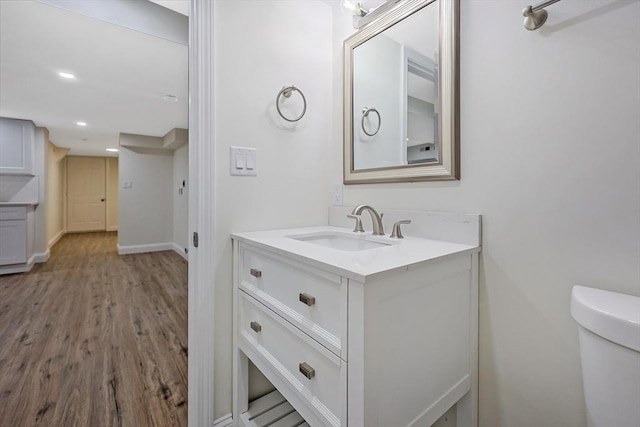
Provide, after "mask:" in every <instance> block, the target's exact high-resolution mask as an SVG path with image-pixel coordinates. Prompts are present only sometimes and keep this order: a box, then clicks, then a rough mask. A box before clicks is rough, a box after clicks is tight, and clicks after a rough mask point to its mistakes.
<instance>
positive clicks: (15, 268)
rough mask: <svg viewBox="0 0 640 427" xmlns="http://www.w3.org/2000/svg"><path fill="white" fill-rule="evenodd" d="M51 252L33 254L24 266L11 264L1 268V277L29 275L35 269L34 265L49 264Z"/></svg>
mask: <svg viewBox="0 0 640 427" xmlns="http://www.w3.org/2000/svg"><path fill="white" fill-rule="evenodd" d="M49 254H50V252H49V250H48V249H47V251H46V252H41V253H38V254H33V255H31V257H29V259H28V260H27V262H25V263H24V264H11V265H7V266H1V267H0V275H3V274H14V273H27V272H29V271H31V269H32V268H33V265H34V264H38V263H41V262H47V260H48V259H49Z"/></svg>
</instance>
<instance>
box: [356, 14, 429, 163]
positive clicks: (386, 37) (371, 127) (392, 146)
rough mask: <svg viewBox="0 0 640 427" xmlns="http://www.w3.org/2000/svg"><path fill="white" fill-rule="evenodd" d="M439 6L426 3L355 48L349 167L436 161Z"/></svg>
mask: <svg viewBox="0 0 640 427" xmlns="http://www.w3.org/2000/svg"><path fill="white" fill-rule="evenodd" d="M437 12H438V10H437V7H424V8H423V9H421V10H419V11H417V12H415V13H414V14H412V15H411V16H409V17H408V18H406V19H404V20H403V21H402V22H400V23H397V24H396V25H393V26H391V27H389V28H387V29H386V30H384V31H382V32H381V33H379V34H377V35H376V36H374V37H372V38H370V39H369V40H367V42H366V43H362V44H360V45H359V46H357V47H356V48H355V49H354V50H353V106H354V108H353V110H354V112H353V122H354V123H353V154H354V158H353V166H354V169H356V170H358V169H371V168H384V167H393V166H401V165H408V164H417V163H429V162H431V163H435V162H438V160H439V154H438V153H439V149H438V144H439V141H438V126H437V115H438V106H437V105H438V103H437V101H438V99H437V97H438V90H437V87H438V85H437V81H438V80H437V79H438V62H437V61H438V13H437Z"/></svg>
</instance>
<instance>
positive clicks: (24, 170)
mask: <svg viewBox="0 0 640 427" xmlns="http://www.w3.org/2000/svg"><path fill="white" fill-rule="evenodd" d="M34 138H35V126H34V124H33V123H32V122H30V121H27V120H15V119H7V118H4V117H1V118H0V174H14V175H31V174H32V173H33V140H34Z"/></svg>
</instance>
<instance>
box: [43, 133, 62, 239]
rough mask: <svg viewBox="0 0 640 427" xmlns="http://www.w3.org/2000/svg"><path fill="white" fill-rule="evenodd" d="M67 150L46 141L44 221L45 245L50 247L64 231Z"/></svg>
mask: <svg viewBox="0 0 640 427" xmlns="http://www.w3.org/2000/svg"><path fill="white" fill-rule="evenodd" d="M67 151H68V150H65V149H63V148H58V147H56V146H55V145H54V144H52V143H51V142H50V141H49V142H48V143H47V175H46V184H45V185H46V189H47V190H46V204H45V206H46V211H47V212H46V223H47V245H48V246H49V247H51V246H52V245H53V244H54V243H55V242H56V241H57V240H58V239H59V238H60V237H62V235H63V234H64V232H65V209H66V206H65V205H66V188H67V175H66V174H67V160H66V153H67Z"/></svg>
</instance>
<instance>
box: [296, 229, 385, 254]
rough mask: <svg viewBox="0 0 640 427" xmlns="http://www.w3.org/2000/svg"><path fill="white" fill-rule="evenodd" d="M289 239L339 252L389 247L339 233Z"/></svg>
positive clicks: (381, 243)
mask: <svg viewBox="0 0 640 427" xmlns="http://www.w3.org/2000/svg"><path fill="white" fill-rule="evenodd" d="M289 237H290V238H292V239H295V240H299V241H301V242H307V243H312V244H314V245H319V246H325V247H328V248H332V249H338V250H341V251H366V250H368V249H376V248H383V247H385V246H390V244H389V243H383V242H376V241H373V240H367V239H365V238H363V237H356V236H353V237H352V236H348V235H345V234H340V233H321V234H310V235H304V236H289Z"/></svg>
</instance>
